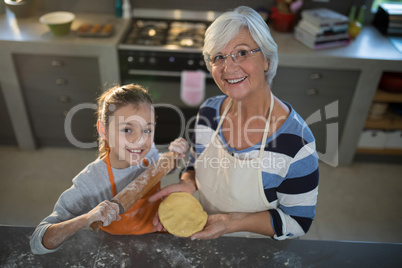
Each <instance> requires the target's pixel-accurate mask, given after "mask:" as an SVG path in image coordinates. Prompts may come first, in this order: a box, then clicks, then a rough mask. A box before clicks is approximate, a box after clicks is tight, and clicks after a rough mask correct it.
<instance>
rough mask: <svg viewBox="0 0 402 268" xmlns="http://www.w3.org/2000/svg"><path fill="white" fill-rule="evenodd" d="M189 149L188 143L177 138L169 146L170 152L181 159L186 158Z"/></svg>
mask: <svg viewBox="0 0 402 268" xmlns="http://www.w3.org/2000/svg"><path fill="white" fill-rule="evenodd" d="M188 148H189V145H188V142H187V141H186V140H185V139H183V138H177V139H175V140H174V141H172V142H171V143H170V145H169V151H170V152H176V153H178V154H180V158H184V157H185V156H186V153H187V151H188Z"/></svg>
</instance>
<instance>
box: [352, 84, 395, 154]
mask: <svg viewBox="0 0 402 268" xmlns="http://www.w3.org/2000/svg"><path fill="white" fill-rule="evenodd" d="M373 102H387V103H402V93H391V92H386V91H383V90H381V89H378V90H377V92H376V94H375V96H374V99H373ZM364 128H365V129H378V130H402V116H401V115H398V114H396V113H393V112H390V111H388V112H387V113H386V114H385V115H384V117H383V118H382V119H380V120H367V121H366V123H365V125H364ZM356 153H358V154H377V155H400V156H401V155H402V149H393V148H384V149H375V148H357V150H356Z"/></svg>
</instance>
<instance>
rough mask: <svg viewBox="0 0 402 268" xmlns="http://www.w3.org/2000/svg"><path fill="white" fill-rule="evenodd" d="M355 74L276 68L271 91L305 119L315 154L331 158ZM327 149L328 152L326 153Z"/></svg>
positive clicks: (343, 121) (348, 71) (355, 78)
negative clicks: (330, 126)
mask: <svg viewBox="0 0 402 268" xmlns="http://www.w3.org/2000/svg"><path fill="white" fill-rule="evenodd" d="M359 75H360V72H359V71H356V70H335V69H321V68H320V69H318V68H317V69H312V68H296V67H279V68H278V72H277V75H276V77H275V78H274V81H273V86H272V91H273V93H274V94H275V95H276V96H277V97H278V98H280V99H281V100H284V101H287V102H289V103H290V104H291V105H292V107H293V108H294V109H295V110H296V111H297V112H298V113H299V114H300V115H301V117H302V118H303V119H304V120H306V122H307V124H308V125H309V127H310V129H311V130H312V132H313V134H314V136H315V138H316V142H317V151H318V152H320V153H322V154H331V155H334V154H335V153H336V152H335V150H337V149H338V144H339V140H340V139H341V136H340V135H341V133H342V132H343V129H344V126H345V122H346V118H347V116H348V112H349V108H350V105H351V101H352V98H353V94H354V92H355V89H356V85H357V81H358V79H359ZM330 124H335V125H332V126H333V127H335V129H337V130H338V133H335V134H336V136H334V133H333V132H332V128H328V126H329V125H330ZM336 124H337V125H336ZM331 137H335V138H338V137H339V139H335V140H334V139H331ZM328 148H330V149H329V150H332V151H331V152H328V151H327V149H328ZM331 148H332V149H331Z"/></svg>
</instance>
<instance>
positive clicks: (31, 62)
mask: <svg viewBox="0 0 402 268" xmlns="http://www.w3.org/2000/svg"><path fill="white" fill-rule="evenodd" d="M13 58H14V61H15V65H16V66H18V71H19V73H34V74H37V75H41V76H43V74H44V73H46V74H47V75H49V74H53V75H56V76H57V75H61V74H64V73H71V74H81V75H97V74H98V73H99V68H98V60H97V58H95V57H94V58H92V57H70V56H68V57H65V56H57V55H50V56H49V55H29V54H15V55H13Z"/></svg>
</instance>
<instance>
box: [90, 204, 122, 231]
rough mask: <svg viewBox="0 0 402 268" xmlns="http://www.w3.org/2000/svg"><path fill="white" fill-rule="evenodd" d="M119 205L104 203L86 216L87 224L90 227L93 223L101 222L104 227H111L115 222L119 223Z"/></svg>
mask: <svg viewBox="0 0 402 268" xmlns="http://www.w3.org/2000/svg"><path fill="white" fill-rule="evenodd" d="M120 219H121V217H120V215H119V205H117V204H116V203H113V202H110V201H107V200H106V201H103V202H102V203H100V204H99V205H97V206H96V207H95V208H94V209H92V210H91V211H90V212H88V213H87V214H86V224H87V226H90V225H91V224H92V223H93V222H96V221H101V222H103V226H108V225H110V224H111V223H112V222H113V221H119V220H120Z"/></svg>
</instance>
